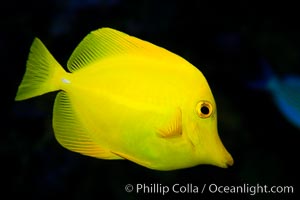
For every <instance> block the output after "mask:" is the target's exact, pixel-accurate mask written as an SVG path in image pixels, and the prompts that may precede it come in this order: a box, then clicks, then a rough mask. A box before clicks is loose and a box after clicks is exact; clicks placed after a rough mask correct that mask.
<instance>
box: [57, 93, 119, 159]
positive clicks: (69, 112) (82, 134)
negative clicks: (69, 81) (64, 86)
mask: <svg viewBox="0 0 300 200" xmlns="http://www.w3.org/2000/svg"><path fill="white" fill-rule="evenodd" d="M53 128H54V133H55V137H56V139H57V141H58V142H59V143H60V144H61V145H62V146H63V147H65V148H67V149H69V150H71V151H74V152H77V153H80V154H83V155H87V156H92V157H96V158H101V159H123V158H121V157H120V156H118V155H116V154H114V153H112V152H111V151H110V150H106V149H104V148H102V147H100V146H99V145H98V144H97V143H95V142H94V141H93V139H92V138H91V137H90V136H89V134H88V131H87V130H85V128H84V126H83V125H82V122H81V121H80V120H79V119H78V117H77V115H76V113H75V112H74V109H73V107H72V104H71V101H70V99H69V97H68V95H67V93H66V92H64V91H61V92H59V93H58V95H57V97H56V99H55V104H54V110H53Z"/></svg>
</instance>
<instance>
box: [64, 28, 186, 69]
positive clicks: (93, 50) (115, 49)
mask: <svg viewBox="0 0 300 200" xmlns="http://www.w3.org/2000/svg"><path fill="white" fill-rule="evenodd" d="M132 53H135V54H140V55H141V54H143V55H145V54H148V55H151V56H154V57H159V58H161V59H166V58H168V57H170V56H171V57H172V59H174V58H175V59H176V58H177V59H178V58H179V59H182V58H180V57H179V56H177V55H176V54H173V53H171V52H169V51H167V50H166V49H164V48H161V47H158V46H156V45H154V44H151V43H150V42H147V41H144V40H141V39H138V38H136V37H133V36H130V35H127V34H125V33H123V32H120V31H117V30H114V29H111V28H100V29H98V30H95V31H92V32H91V33H90V34H88V35H87V36H86V37H85V38H84V39H83V40H82V41H81V42H80V44H79V45H78V46H77V47H76V49H75V50H74V52H73V53H72V55H71V57H70V59H69V61H68V63H67V67H68V69H69V71H70V72H74V71H76V70H78V69H80V68H82V67H85V66H87V65H89V64H91V63H93V62H95V61H97V60H99V59H103V58H106V57H109V56H116V55H118V54H132Z"/></svg>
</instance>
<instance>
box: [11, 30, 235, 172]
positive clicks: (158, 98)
mask: <svg viewBox="0 0 300 200" xmlns="http://www.w3.org/2000/svg"><path fill="white" fill-rule="evenodd" d="M30 50H31V51H30V54H29V58H28V61H27V68H26V72H25V75H24V78H23V80H22V82H21V84H20V86H19V88H18V92H17V95H16V98H15V99H16V100H24V99H28V98H31V97H34V96H38V95H42V94H45V93H48V92H52V91H58V90H59V91H60V92H59V93H58V94H57V97H56V100H55V104H54V111H53V128H54V133H55V137H56V139H57V140H58V142H59V143H60V144H61V145H62V146H64V147H65V148H67V149H69V150H71V151H74V152H78V153H81V154H84V155H88V156H92V157H96V158H101V159H128V160H131V161H133V162H135V163H138V164H140V165H142V166H145V167H148V168H151V169H156V170H174V169H180V168H187V167H192V166H195V165H198V164H211V165H215V166H219V167H224V168H225V167H227V166H228V165H232V164H233V159H232V157H231V155H230V154H229V153H228V152H227V151H226V149H225V148H224V146H223V144H222V142H221V140H220V138H219V136H218V131H217V111H216V104H215V101H214V98H213V95H212V93H211V90H210V88H209V85H208V83H207V81H206V79H205V78H204V76H203V75H202V73H201V72H200V71H199V70H198V69H197V68H196V67H194V66H193V65H192V64H190V63H189V62H187V61H186V60H184V59H183V58H181V57H180V56H177V55H176V54H174V53H171V52H169V51H167V50H166V49H164V48H161V47H158V46H155V45H153V44H151V43H149V42H146V41H143V40H140V39H138V38H135V37H132V36H129V35H127V34H125V33H122V32H119V31H117V30H114V29H111V28H101V29H98V30H96V31H93V32H91V33H90V34H88V35H87V36H86V37H85V38H84V39H83V41H82V42H81V43H80V44H79V45H78V46H77V48H76V49H75V50H74V52H73V54H72V55H71V57H70V59H69V61H68V63H67V68H68V70H69V71H70V73H69V72H66V71H64V69H63V68H62V67H61V66H60V64H58V62H57V61H56V60H55V59H54V58H53V56H52V55H51V54H50V53H49V51H48V50H47V49H46V47H45V46H44V45H43V44H42V42H41V41H40V40H39V39H37V38H36V39H35V40H34V42H33V44H32V46H31V49H30Z"/></svg>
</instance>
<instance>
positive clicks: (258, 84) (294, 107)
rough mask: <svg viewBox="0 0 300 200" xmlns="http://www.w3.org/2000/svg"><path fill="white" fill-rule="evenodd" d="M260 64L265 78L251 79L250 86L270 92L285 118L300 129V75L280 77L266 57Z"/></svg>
mask: <svg viewBox="0 0 300 200" xmlns="http://www.w3.org/2000/svg"><path fill="white" fill-rule="evenodd" d="M259 65H260V66H261V67H262V69H263V78H262V79H261V80H256V81H251V82H250V83H249V84H248V85H249V87H250V88H252V89H259V90H264V91H266V92H268V93H269V94H270V95H271V97H272V100H273V103H274V104H275V105H276V107H277V108H278V110H279V111H280V113H281V114H282V115H283V116H284V118H285V119H286V120H287V121H288V122H289V123H290V124H291V125H293V126H294V127H296V128H298V129H300V76H299V75H295V74H288V75H283V76H281V77H279V76H278V75H277V74H275V72H274V71H273V70H272V67H271V65H270V63H269V62H268V61H267V60H266V59H261V60H260V61H259Z"/></svg>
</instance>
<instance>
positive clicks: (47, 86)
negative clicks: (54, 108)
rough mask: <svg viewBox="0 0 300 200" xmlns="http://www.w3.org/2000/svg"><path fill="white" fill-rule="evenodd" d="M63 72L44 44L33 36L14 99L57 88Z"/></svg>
mask: <svg viewBox="0 0 300 200" xmlns="http://www.w3.org/2000/svg"><path fill="white" fill-rule="evenodd" d="M65 73H66V72H65V71H64V69H63V68H62V67H61V66H60V65H59V64H58V62H57V61H56V60H55V58H54V57H53V56H52V55H51V54H50V52H49V51H48V50H47V48H46V47H45V46H44V44H43V43H42V42H41V41H40V40H39V39H38V38H35V39H34V41H33V43H32V46H31V48H30V54H29V57H28V60H27V65H26V71H25V75H24V77H23V80H22V82H21V84H20V86H19V88H18V92H17V95H16V97H15V100H16V101H20V100H24V99H29V98H32V97H35V96H39V95H42V94H45V93H48V92H52V91H56V90H59V89H60V88H59V78H61V77H62V75H63V74H65Z"/></svg>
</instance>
